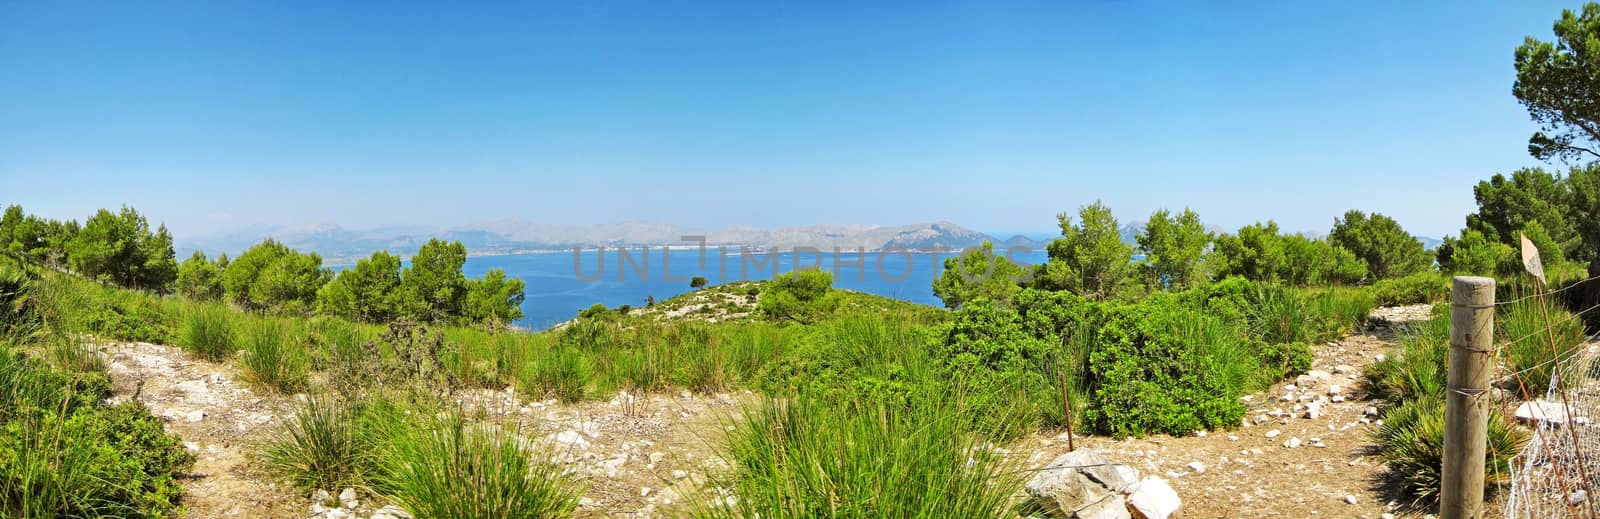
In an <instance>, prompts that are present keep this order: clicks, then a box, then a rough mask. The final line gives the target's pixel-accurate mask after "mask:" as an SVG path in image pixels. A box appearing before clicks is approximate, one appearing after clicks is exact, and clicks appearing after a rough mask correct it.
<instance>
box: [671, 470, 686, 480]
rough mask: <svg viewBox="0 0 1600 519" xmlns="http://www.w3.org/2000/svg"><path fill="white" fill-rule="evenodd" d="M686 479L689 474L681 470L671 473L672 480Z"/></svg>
mask: <svg viewBox="0 0 1600 519" xmlns="http://www.w3.org/2000/svg"><path fill="white" fill-rule="evenodd" d="M686 477H689V473H688V472H684V471H682V470H674V471H672V479H683V478H686Z"/></svg>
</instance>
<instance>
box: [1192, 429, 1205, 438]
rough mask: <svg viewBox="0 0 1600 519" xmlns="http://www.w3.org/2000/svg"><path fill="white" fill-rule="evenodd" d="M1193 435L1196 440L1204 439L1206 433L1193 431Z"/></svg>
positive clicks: (1202, 430)
mask: <svg viewBox="0 0 1600 519" xmlns="http://www.w3.org/2000/svg"><path fill="white" fill-rule="evenodd" d="M1194 435H1195V437H1198V438H1205V437H1206V431H1205V430H1204V429H1201V430H1199V431H1195V432H1194Z"/></svg>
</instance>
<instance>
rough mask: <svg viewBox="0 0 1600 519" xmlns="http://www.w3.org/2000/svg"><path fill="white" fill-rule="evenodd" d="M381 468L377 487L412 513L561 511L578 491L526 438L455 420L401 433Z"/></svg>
mask: <svg viewBox="0 0 1600 519" xmlns="http://www.w3.org/2000/svg"><path fill="white" fill-rule="evenodd" d="M381 470H382V472H381V473H380V476H379V480H378V484H379V486H381V487H382V488H383V489H384V490H385V493H386V494H388V496H389V497H390V498H391V499H393V500H394V501H395V502H397V503H399V504H400V505H401V506H403V507H405V508H406V510H407V511H409V512H410V513H411V514H412V515H413V516H416V517H451V518H458V519H479V518H481V519H495V518H501V517H564V516H568V515H571V514H572V511H573V510H574V509H575V508H576V507H577V506H578V497H579V495H580V494H581V487H580V486H579V485H578V484H577V483H576V482H574V481H573V480H572V479H571V478H569V477H567V476H564V475H562V473H561V470H562V468H561V466H559V465H556V464H554V463H552V462H550V461H548V453H546V452H542V451H541V450H539V448H537V447H534V446H533V444H532V443H531V442H529V441H528V440H526V439H524V438H521V437H518V436H516V435H514V434H512V433H509V432H505V431H498V430H488V429H485V428H479V427H469V426H467V425H466V424H465V423H463V422H462V421H461V420H460V419H452V420H447V421H446V423H443V424H440V425H439V426H438V427H437V428H435V429H431V430H429V429H421V430H413V431H405V432H403V433H402V434H401V435H400V436H398V437H397V438H395V439H394V440H393V444H392V446H391V448H390V450H389V451H388V452H387V455H386V456H385V457H384V460H383V464H382V468H381Z"/></svg>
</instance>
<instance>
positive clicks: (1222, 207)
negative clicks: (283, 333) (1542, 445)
mask: <svg viewBox="0 0 1600 519" xmlns="http://www.w3.org/2000/svg"><path fill="white" fill-rule="evenodd" d="M1399 3H1400V4H1405V5H1403V6H1400V7H1396V6H1393V5H1391V4H1392V3H1390V2H1265V1H1264V2H1252V3H1226V4H1210V5H1206V6H1198V5H1193V6H1191V5H1187V4H1191V3H1190V2H1182V3H1180V2H1125V1H1111V0H1100V1H1087V2H1038V3H1012V2H990V1H973V2H967V3H921V2H900V1H869V2H842V3H835V4H824V3H818V2H723V3H712V2H678V1H663V0H649V1H640V2H610V1H605V2H549V3H535V2H508V3H506V4H499V5H496V4H489V3H475V2H466V3H455V5H453V6H451V7H448V8H445V7H443V6H444V5H445V4H444V3H431V2H430V3H418V4H417V5H412V6H406V5H403V4H404V3H401V2H375V3H370V4H364V3H360V2H288V1H283V2H279V1H272V2H252V3H245V2H230V1H218V2H188V1H184V2H173V3H163V2H41V3H27V2H24V3H17V2H8V1H0V203H18V202H20V203H22V204H23V206H24V207H25V208H26V209H28V210H29V211H30V212H34V213H39V214H44V215H48V216H52V217H57V218H77V219H80V220H81V219H82V218H84V216H86V215H87V214H89V213H90V212H91V211H92V210H94V209H95V208H98V207H106V206H112V207H114V206H117V205H119V204H124V203H126V204H131V205H133V206H135V207H137V208H139V209H140V210H141V211H143V212H145V213H146V215H148V216H150V217H151V219H152V220H157V221H162V222H165V223H166V224H167V225H168V226H169V227H171V228H172V229H173V231H174V233H175V234H177V235H178V236H179V237H180V239H181V238H182V237H183V236H186V235H188V236H192V235H196V234H206V233H211V232H216V231H221V230H227V229H231V228H238V227H243V226H245V225H249V224H255V223H270V224H299V223H310V222H333V223H338V224H341V225H344V226H346V227H352V228H360V227H374V226H382V225H389V224H412V225H428V226H453V225H459V224H467V223H471V222H475V221H481V220H489V219H499V218H520V219H527V220H535V221H544V222H552V223H588V222H620V221H659V222H672V223H679V224H685V225H696V226H721V225H725V224H743V225H754V226H778V225H794V224H809V223H882V224H898V223H912V222H923V221H933V220H951V221H954V222H957V223H960V224H963V225H966V226H968V227H973V228H976V229H980V230H985V231H992V232H999V231H1036V230H1051V229H1053V228H1054V215H1055V214H1056V213H1057V212H1060V211H1063V210H1072V209H1074V208H1076V207H1077V206H1079V205H1081V204H1084V203H1086V202H1090V201H1093V200H1094V199H1096V198H1100V199H1103V200H1104V201H1105V202H1106V203H1108V204H1109V205H1111V207H1112V208H1113V209H1114V210H1115V211H1116V213H1117V215H1118V216H1119V217H1120V218H1122V219H1123V220H1124V221H1126V220H1132V219H1142V218H1143V217H1144V216H1146V215H1148V214H1149V212H1150V211H1152V210H1154V209H1156V208H1160V207H1172V208H1180V207H1183V206H1189V207H1192V208H1194V209H1195V210H1196V211H1198V212H1199V213H1200V214H1201V216H1202V217H1203V218H1204V219H1205V220H1207V221H1208V222H1209V223H1213V224H1217V225H1221V226H1224V227H1227V228H1230V229H1232V228H1236V227H1238V226H1239V225H1242V224H1245V223H1248V222H1251V221H1255V220H1258V219H1267V218H1272V219H1276V220H1277V221H1279V222H1280V223H1281V224H1282V225H1283V226H1284V227H1285V228H1287V229H1290V230H1321V231H1326V230H1327V228H1328V227H1329V226H1330V225H1331V224H1332V222H1333V219H1334V218H1335V216H1337V215H1338V214H1340V213H1342V212H1343V211H1344V210H1345V209H1350V208H1360V209H1365V210H1369V211H1378V212H1382V213H1385V214H1389V215H1391V216H1394V217H1396V218H1397V219H1398V220H1400V222H1401V223H1402V224H1404V225H1406V226H1407V227H1408V228H1409V229H1410V230H1412V231H1413V232H1415V233H1417V234H1422V235H1429V236H1440V235H1443V234H1447V233H1451V234H1453V233H1455V232H1456V231H1457V230H1458V229H1459V228H1460V227H1461V225H1462V221H1463V215H1464V214H1465V213H1467V212H1468V211H1469V210H1471V208H1472V207H1473V203H1472V191H1471V188H1472V185H1473V184H1474V183H1475V182H1476V181H1478V180H1480V179H1484V178H1487V177H1488V176H1489V175H1491V174H1493V173H1495V172H1509V171H1511V170H1514V169H1516V168H1519V167H1523V166H1533V165H1539V163H1538V162H1537V161H1535V160H1534V159H1533V158H1531V157H1529V156H1528V154H1527V151H1526V146H1527V138H1528V135H1529V134H1530V133H1531V132H1532V131H1533V126H1532V124H1531V123H1530V122H1529V120H1528V117H1527V114H1526V112H1525V111H1524V110H1523V109H1522V107H1521V106H1520V105H1518V104H1517V103H1516V100H1515V99H1514V98H1512V96H1511V93H1510V91H1511V84H1512V80H1513V76H1514V74H1513V69H1512V51H1513V49H1515V47H1516V46H1517V45H1518V44H1519V43H1521V41H1522V39H1523V38H1524V37H1525V36H1528V35H1533V36H1537V37H1540V38H1541V39H1550V26H1551V24H1552V22H1553V21H1554V20H1555V19H1556V18H1557V17H1558V16H1559V14H1560V11H1561V9H1562V8H1564V7H1566V8H1574V7H1577V4H1576V3H1573V2H1565V3H1550V2H1506V1H1483V2H1459V3H1458V2H1430V3H1422V2H1399ZM1179 4H1183V5H1179ZM1193 4H1198V2H1194V3H1193ZM424 5H426V6H424Z"/></svg>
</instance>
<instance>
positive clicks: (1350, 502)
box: [1344, 494, 1356, 505]
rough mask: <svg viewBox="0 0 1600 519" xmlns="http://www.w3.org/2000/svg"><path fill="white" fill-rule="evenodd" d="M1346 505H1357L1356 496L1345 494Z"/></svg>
mask: <svg viewBox="0 0 1600 519" xmlns="http://www.w3.org/2000/svg"><path fill="white" fill-rule="evenodd" d="M1344 504H1347V505H1353V504H1356V496H1353V495H1350V494H1345V495H1344Z"/></svg>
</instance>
